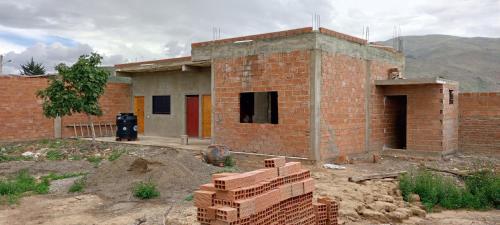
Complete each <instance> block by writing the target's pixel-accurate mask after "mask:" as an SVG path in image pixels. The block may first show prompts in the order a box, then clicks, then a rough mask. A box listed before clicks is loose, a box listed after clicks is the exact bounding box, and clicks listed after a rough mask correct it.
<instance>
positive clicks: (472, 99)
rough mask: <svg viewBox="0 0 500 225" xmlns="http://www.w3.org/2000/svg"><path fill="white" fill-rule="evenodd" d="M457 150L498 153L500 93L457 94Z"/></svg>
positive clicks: (499, 143)
mask: <svg viewBox="0 0 500 225" xmlns="http://www.w3.org/2000/svg"><path fill="white" fill-rule="evenodd" d="M459 99H460V100H459V101H460V104H459V110H460V113H459V117H460V125H459V149H460V151H464V152H486V153H496V154H498V153H500V92H490V93H460V94H459Z"/></svg>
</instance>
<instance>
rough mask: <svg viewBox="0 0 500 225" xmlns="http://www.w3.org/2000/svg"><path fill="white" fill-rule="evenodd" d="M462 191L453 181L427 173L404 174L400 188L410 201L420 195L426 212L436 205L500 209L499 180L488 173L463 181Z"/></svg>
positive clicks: (476, 173)
mask: <svg viewBox="0 0 500 225" xmlns="http://www.w3.org/2000/svg"><path fill="white" fill-rule="evenodd" d="M464 182H465V187H460V186H459V185H457V184H456V183H455V182H454V181H453V180H451V179H450V178H446V177H443V176H441V175H437V174H434V173H432V172H430V171H427V170H417V171H414V172H411V173H408V174H403V175H402V176H401V177H400V179H399V188H400V190H401V192H402V195H403V199H404V200H406V201H408V200H409V198H410V195H411V194H412V193H415V194H418V195H419V196H420V199H421V201H422V204H423V205H424V206H425V207H426V209H427V211H431V210H432V208H434V207H435V206H436V205H439V206H441V207H443V208H446V209H459V208H470V209H489V208H497V209H498V208H499V207H500V176H499V175H498V174H495V173H493V172H491V171H488V170H482V171H478V172H475V173H473V174H471V175H469V176H466V177H465V178H464Z"/></svg>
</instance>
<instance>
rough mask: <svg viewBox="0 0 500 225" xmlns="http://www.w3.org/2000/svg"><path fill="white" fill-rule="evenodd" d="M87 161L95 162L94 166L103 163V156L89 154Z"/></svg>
mask: <svg viewBox="0 0 500 225" xmlns="http://www.w3.org/2000/svg"><path fill="white" fill-rule="evenodd" d="M87 161H89V162H91V163H93V164H94V166H96V167H97V166H99V163H101V161H102V157H101V156H88V157H87Z"/></svg>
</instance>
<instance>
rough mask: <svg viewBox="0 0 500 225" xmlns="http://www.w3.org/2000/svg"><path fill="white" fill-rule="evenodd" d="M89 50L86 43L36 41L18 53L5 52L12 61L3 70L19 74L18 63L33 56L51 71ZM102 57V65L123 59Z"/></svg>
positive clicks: (26, 60) (112, 56)
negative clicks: (68, 45)
mask: <svg viewBox="0 0 500 225" xmlns="http://www.w3.org/2000/svg"><path fill="white" fill-rule="evenodd" d="M91 52H93V49H92V48H91V47H90V46H89V45H87V44H77V45H76V46H74V47H66V46H63V45H61V44H59V43H55V44H51V45H46V44H41V43H38V44H35V45H34V46H31V47H29V48H27V49H26V50H24V51H22V52H20V53H16V52H8V53H7V54H5V55H4V58H5V59H9V60H12V62H9V63H6V64H5V65H4V68H3V69H4V71H3V72H4V73H5V74H19V69H20V66H19V65H21V64H25V63H26V62H28V61H29V60H30V59H31V57H33V60H34V61H36V62H39V63H42V64H43V65H44V67H45V69H46V70H47V72H53V71H54V67H55V66H56V65H58V64H59V63H65V64H68V65H71V64H72V63H74V62H75V61H76V60H77V59H78V57H79V56H80V55H83V54H90V53H91ZM103 58H104V59H103V65H114V64H116V63H121V62H123V61H124V59H123V57H122V56H120V55H111V56H106V55H103Z"/></svg>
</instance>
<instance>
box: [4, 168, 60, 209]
mask: <svg viewBox="0 0 500 225" xmlns="http://www.w3.org/2000/svg"><path fill="white" fill-rule="evenodd" d="M49 185H50V184H49V181H48V180H43V181H41V182H37V181H36V179H35V178H34V177H33V176H31V175H30V174H29V172H28V171H27V170H21V171H19V172H18V173H17V174H16V175H15V176H14V177H10V178H7V179H4V180H0V203H4V202H7V203H8V204H14V203H16V202H17V200H18V199H19V198H20V197H21V196H22V195H23V194H24V193H27V192H34V193H37V194H46V193H48V191H49Z"/></svg>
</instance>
